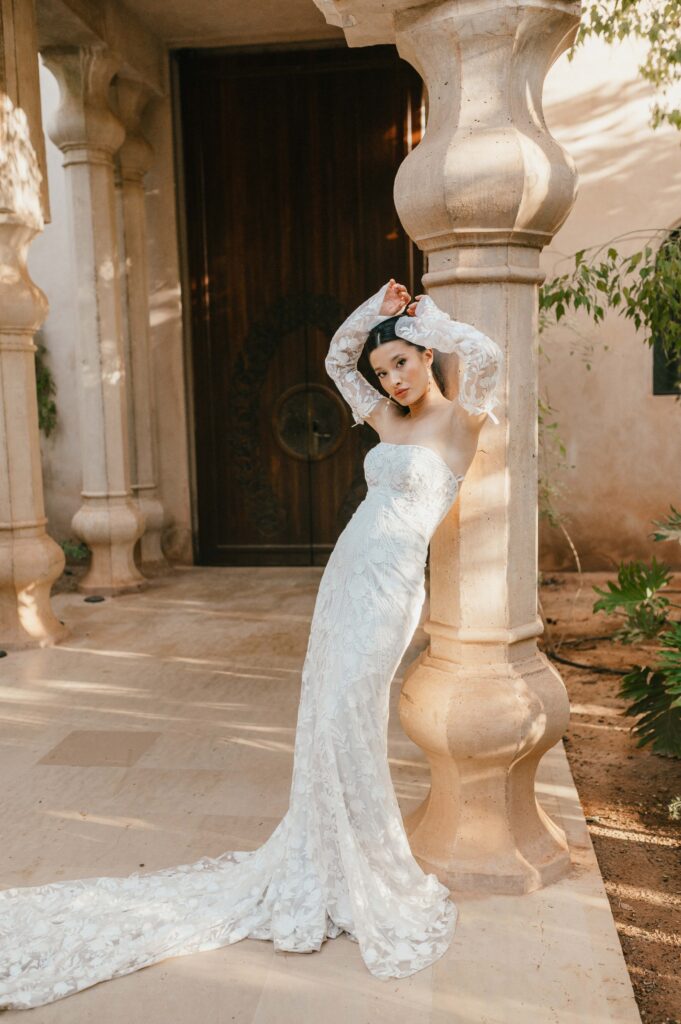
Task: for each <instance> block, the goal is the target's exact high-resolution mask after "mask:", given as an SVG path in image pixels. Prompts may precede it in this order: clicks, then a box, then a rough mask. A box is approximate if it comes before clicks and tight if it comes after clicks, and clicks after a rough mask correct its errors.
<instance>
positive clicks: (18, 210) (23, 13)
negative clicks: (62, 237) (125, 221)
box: [0, 3, 67, 648]
mask: <svg viewBox="0 0 681 1024" xmlns="http://www.w3.org/2000/svg"><path fill="white" fill-rule="evenodd" d="M32 136H33V137H34V138H35V140H36V143H37V147H36V148H37V149H38V150H39V151H41V150H42V128H41V124H40V90H39V84H38V53H37V50H36V40H35V23H34V13H33V4H29V3H24V4H8V3H0V647H2V648H19V647H26V646H31V645H34V644H35V645H39V646H45V645H47V644H51V643H54V642H55V641H57V640H60V639H61V638H63V637H64V636H65V635H66V633H67V631H66V629H65V628H64V626H63V624H62V623H60V622H59V620H58V619H57V618H56V616H55V615H54V613H53V611H52V607H51V604H50V590H51V587H52V584H53V583H54V581H55V580H56V579H57V577H58V576H60V575H61V572H62V570H63V568H64V553H63V551H62V549H61V548H60V547H59V545H58V544H56V543H55V542H54V541H53V540H52V539H51V538H50V537H48V536H47V534H46V533H45V523H46V519H45V508H44V503H43V479H42V467H41V460H40V438H39V431H38V403H37V396H36V376H35V355H34V353H35V351H36V347H35V345H34V344H33V334H34V332H35V331H36V330H37V329H38V327H40V325H41V323H42V322H43V320H44V319H45V315H46V313H47V300H46V298H45V296H44V295H43V293H42V292H41V291H40V289H39V288H37V287H36V285H35V284H34V283H33V282H32V281H31V279H30V277H29V274H28V270H27V267H26V255H27V252H28V247H29V244H30V242H31V240H32V239H33V238H34V237H35V235H36V234H37V233H38V232H39V231H41V230H42V228H43V210H42V208H41V173H40V170H39V167H38V158H37V156H36V148H34V145H33V143H32Z"/></svg>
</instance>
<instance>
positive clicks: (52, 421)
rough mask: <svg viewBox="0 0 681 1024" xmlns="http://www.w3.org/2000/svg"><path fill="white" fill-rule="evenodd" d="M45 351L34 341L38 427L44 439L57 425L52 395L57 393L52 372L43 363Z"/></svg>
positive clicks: (42, 346) (55, 408)
mask: <svg viewBox="0 0 681 1024" xmlns="http://www.w3.org/2000/svg"><path fill="white" fill-rule="evenodd" d="M46 353H47V349H46V348H45V346H44V345H43V344H42V343H41V342H39V341H38V340H37V339H36V353H35V384H36V391H37V395H38V426H39V427H40V429H41V430H42V432H43V434H44V435H45V437H49V436H50V434H51V433H52V431H53V430H54V428H55V427H56V425H57V406H56V403H55V401H54V397H53V396H54V395H56V393H57V385H56V384H55V381H54V377H53V376H52V371H51V370H50V368H49V366H48V365H47V363H46V362H45V355H46Z"/></svg>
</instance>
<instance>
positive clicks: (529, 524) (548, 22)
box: [324, 0, 579, 893]
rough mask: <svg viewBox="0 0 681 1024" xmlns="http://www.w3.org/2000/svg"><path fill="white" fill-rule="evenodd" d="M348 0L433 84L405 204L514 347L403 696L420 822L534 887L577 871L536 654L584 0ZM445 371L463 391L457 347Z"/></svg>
mask: <svg viewBox="0 0 681 1024" xmlns="http://www.w3.org/2000/svg"><path fill="white" fill-rule="evenodd" d="M324 3H325V4H326V5H328V4H329V0H324ZM333 6H334V8H335V9H336V11H338V10H339V9H341V8H342V14H341V15H340V16H339V21H340V23H341V24H343V25H344V27H345V28H346V34H347V35H348V39H349V40H350V41H352V42H354V43H356V44H357V43H359V44H360V45H361V44H364V43H367V42H379V41H380V42H387V41H389V39H390V38H391V39H393V40H394V41H395V42H396V44H397V48H398V51H399V53H400V55H401V56H402V57H403V58H404V59H405V60H408V61H409V62H410V63H411V64H412V65H413V66H414V67H415V68H416V70H417V71H418V72H419V74H420V75H421V76H422V78H423V79H424V81H425V83H426V86H427V90H428V98H429V113H428V121H427V125H426V130H425V134H424V137H423V140H422V141H421V143H420V144H419V145H418V146H417V147H416V148H415V149H414V150H413V151H412V153H411V154H410V155H409V156H408V157H407V159H406V160H405V161H404V163H403V164H402V166H401V167H400V169H399V172H398V175H397V178H396V182H395V204H396V207H397V210H398V213H399V216H400V218H401V220H402V223H403V225H404V227H405V229H406V231H407V232H408V234H409V235H410V236H411V237H412V239H414V240H415V242H416V243H417V244H418V245H419V247H420V248H421V249H423V250H424V251H425V252H426V253H427V256H428V272H427V273H426V274H425V275H424V278H423V284H424V286H425V289H426V290H427V291H428V292H429V293H430V294H431V295H432V297H433V299H434V300H435V301H436V302H437V304H438V305H439V306H441V307H442V308H443V309H445V310H447V311H448V312H449V313H450V314H451V315H452V316H453V317H455V318H456V319H458V320H464V321H468V322H469V323H472V324H473V325H475V326H476V327H478V328H479V329H480V330H482V331H484V332H485V333H486V334H489V335H490V336H491V337H492V338H494V339H496V340H497V341H498V342H499V343H500V344H501V345H502V347H504V349H505V354H506V379H505V382H504V388H503V392H502V399H503V402H504V404H503V407H502V408H500V409H497V410H495V412H496V413H497V414H498V415H499V418H500V421H501V422H500V424H499V425H498V426H497V425H495V424H494V423H492V422H491V421H487V422H486V423H485V424H484V425H483V428H482V432H481V436H480V440H479V447H478V453H477V455H476V457H475V459H474V462H473V464H472V466H471V468H470V470H469V472H468V475H467V477H466V481H465V483H464V485H463V487H462V490H461V495H460V497H459V500H458V502H457V504H456V506H455V508H454V509H453V510H452V512H451V514H450V515H449V516H448V517H447V518H446V520H445V521H444V522H443V523H442V524H441V526H440V528H439V529H438V531H437V533H436V535H435V537H434V538H433V541H432V544H431V570H430V581H431V584H430V585H431V593H430V618H429V621H428V622H427V623H426V627H425V628H426V630H427V632H428V633H429V635H430V645H429V647H428V649H427V651H425V652H424V653H423V655H422V656H421V657H420V659H418V660H417V662H416V663H414V664H412V665H411V666H410V667H409V670H408V672H407V674H406V676H405V680H404V683H403V688H402V694H401V699H400V718H401V721H402V725H403V727H404V729H405V732H406V733H407V734H408V735H409V736H410V737H411V738H412V739H413V740H414V742H415V743H417V744H418V745H419V746H420V747H421V748H422V749H423V750H424V751H425V752H426V755H427V757H428V760H429V762H430V766H431V787H430V792H429V794H428V796H427V797H426V799H425V800H424V801H423V803H422V804H421V805H420V806H419V807H418V808H417V809H416V810H415V812H413V813H412V814H411V815H409V816H408V817H407V819H406V821H405V824H406V827H407V830H408V833H409V837H410V842H411V846H412V850H413V852H414V855H415V856H416V857H417V859H418V860H419V862H420V863H421V865H422V866H423V867H424V868H425V869H426V870H428V871H434V872H435V873H436V874H437V875H438V876H439V878H440V879H441V880H442V881H443V882H445V883H446V884H448V885H450V886H451V887H452V888H454V889H456V890H459V891H460V890H467V889H468V890H477V891H484V892H505V893H520V892H528V891H531V890H533V889H536V888H538V887H540V886H542V885H545V884H547V883H549V882H551V881H553V880H555V879H557V878H559V877H561V876H562V875H564V874H565V873H566V872H567V871H568V870H569V867H570V859H569V852H568V847H567V842H566V839H565V835H564V833H563V831H562V830H561V829H560V828H559V827H558V826H557V825H556V824H555V822H553V821H552V820H551V818H550V817H549V816H548V815H547V814H546V813H545V811H544V810H542V808H541V807H540V806H539V804H538V802H537V798H536V795H535V775H536V770H537V765H538V763H539V761H540V759H541V757H542V756H543V754H544V753H545V752H546V751H547V750H548V749H549V748H550V747H552V746H553V745H554V744H555V743H556V742H558V741H559V740H560V738H561V736H562V734H563V732H564V731H565V728H566V726H567V723H568V719H569V701H568V697H567V693H566V690H565V687H564V685H563V682H562V680H561V678H560V676H559V674H558V672H557V671H556V670H555V668H554V667H553V665H552V664H551V663H550V662H549V661H548V660H547V658H546V657H544V655H543V654H541V653H540V652H539V651H538V649H537V637H538V636H539V635H540V633H541V631H542V628H543V627H542V622H541V619H540V618H539V616H538V614H537V578H538V572H537V547H538V544H537V541H538V537H537V532H538V515H537V458H536V455H537V347H538V346H537V286H538V285H539V284H540V282H541V281H542V280H543V276H544V275H543V273H542V272H541V270H540V267H539V256H540V251H541V248H542V246H544V245H546V244H547V242H549V241H550V239H551V238H552V236H553V234H554V233H555V232H556V231H557V229H558V228H559V227H560V225H561V224H562V223H563V221H564V220H565V218H566V217H567V215H568V213H569V211H570V209H571V207H572V204H573V202H574V197H575V185H576V174H575V169H574V166H573V164H572V161H571V160H570V159H569V157H568V156H567V155H566V154H565V153H564V151H563V150H562V149H561V147H560V146H559V145H558V143H557V142H556V141H555V140H554V139H553V138H552V137H551V135H550V134H549V132H548V130H547V127H546V124H545V121H544V116H543V113H542V91H543V84H544V78H545V76H546V73H547V71H548V69H549V68H550V66H551V64H552V63H553V61H554V60H555V59H556V58H557V57H558V56H559V55H560V54H561V53H562V52H563V50H565V49H566V48H567V46H568V45H569V44H570V42H571V39H572V37H573V34H574V31H575V29H576V26H577V23H578V18H579V4H578V3H577V2H574V3H570V2H562V0H561V2H557V0H534V2H533V3H532V4H531V5H530V4H521V3H519V2H517V0H489V2H486V3H485V4H471V3H468V2H466V0H447V2H442V3H429V4H426V5H424V6H414V5H413V4H412V5H411V6H409V5H408V4H407V3H406V2H402V0H390V2H389V3H387V4H384V5H382V10H381V12H380V15H379V14H375V13H374V12H375V8H374V9H372V5H371V4H370V3H368V2H363V0H357V2H356V3H352V2H349V0H342V2H341V0H339V2H338V3H336V4H334V5H333ZM388 12H389V13H390V14H391V29H390V34H389V35H388V34H387V30H386V20H385V19H386V17H387V13H388ZM374 17H376V18H378V19H379V20H378V21H376V22H375V25H376V31H375V32H374V33H373V35H372V31H371V23H372V18H374ZM353 37H354V38H353ZM443 368H444V370H445V375H446V377H447V380H448V397H450V398H454V397H455V396H456V394H457V390H458V384H457V379H456V371H457V366H456V358H455V357H454V356H449V357H444V359H443Z"/></svg>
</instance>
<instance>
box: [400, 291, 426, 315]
mask: <svg viewBox="0 0 681 1024" xmlns="http://www.w3.org/2000/svg"><path fill="white" fill-rule="evenodd" d="M420 299H425V295H417V296H416V298H415V299H413V300H412V301H411V302H410V303H409V305H408V306H407V308H406V309H405V311H404V312H405V313H406V314H407V316H416V306H417V304H418V302H419V300H420Z"/></svg>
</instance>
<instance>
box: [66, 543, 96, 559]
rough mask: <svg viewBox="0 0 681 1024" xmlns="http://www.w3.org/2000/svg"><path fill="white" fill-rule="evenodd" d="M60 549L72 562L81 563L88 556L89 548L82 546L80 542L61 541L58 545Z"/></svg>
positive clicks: (85, 545)
mask: <svg viewBox="0 0 681 1024" xmlns="http://www.w3.org/2000/svg"><path fill="white" fill-rule="evenodd" d="M60 547H61V549H62V550H63V552H64V554H65V555H66V557H67V558H69V559H71V561H74V562H83V561H85V559H86V558H88V557H89V555H90V549H89V547H88V546H87V544H83V543H82V541H71V540H63V541H61V543H60Z"/></svg>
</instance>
